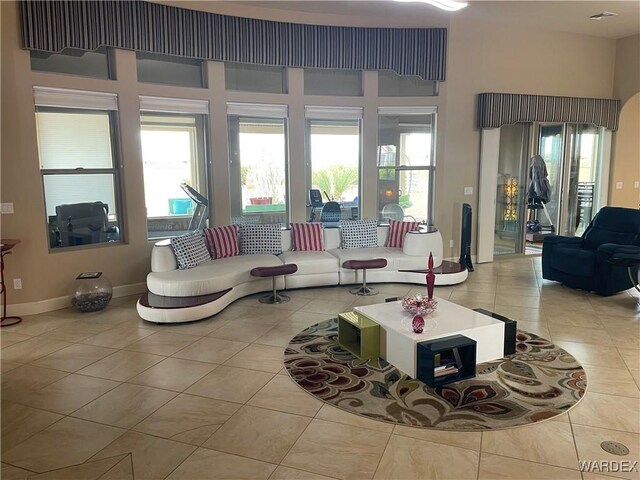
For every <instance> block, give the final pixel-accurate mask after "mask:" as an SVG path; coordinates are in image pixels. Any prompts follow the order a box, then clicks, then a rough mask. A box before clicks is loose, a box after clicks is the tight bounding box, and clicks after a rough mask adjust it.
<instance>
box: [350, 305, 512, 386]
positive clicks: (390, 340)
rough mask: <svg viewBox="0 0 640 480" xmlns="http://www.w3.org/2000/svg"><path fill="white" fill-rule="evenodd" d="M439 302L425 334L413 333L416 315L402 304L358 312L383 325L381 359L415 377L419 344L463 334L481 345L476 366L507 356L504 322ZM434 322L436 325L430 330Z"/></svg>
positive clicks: (372, 306) (426, 325) (427, 320)
mask: <svg viewBox="0 0 640 480" xmlns="http://www.w3.org/2000/svg"><path fill="white" fill-rule="evenodd" d="M436 300H438V308H437V309H436V311H435V312H433V313H432V314H430V315H429V316H427V317H425V322H426V324H425V331H424V332H423V333H413V330H412V328H411V320H412V318H413V315H411V314H409V313H407V312H405V311H404V310H403V309H402V306H401V305H400V302H399V301H397V302H388V303H378V304H375V305H366V306H362V307H355V308H354V311H356V312H357V313H359V314H361V315H364V316H365V317H367V318H368V319H370V320H373V321H374V322H376V323H377V324H378V325H380V357H381V358H383V359H385V360H386V361H387V362H389V363H390V364H392V365H393V366H395V367H396V368H398V369H399V370H401V371H402V372H404V373H406V374H407V375H409V376H410V377H412V378H416V377H417V375H416V369H417V358H416V357H417V344H418V342H425V341H428V340H435V339H437V338H443V337H449V336H451V335H456V334H460V335H464V336H465V337H467V338H471V339H473V340H475V341H476V342H477V353H476V363H482V362H488V361H491V360H496V359H498V358H502V357H503V353H504V325H505V324H504V322H501V321H500V320H496V319H494V318H492V317H489V316H487V315H484V314H482V313H478V312H475V311H473V310H471V309H469V308H466V307H462V306H460V305H457V304H455V303H451V302H448V301H447V300H442V299H441V298H436ZM431 319H432V320H434V321H435V326H433V328H432V329H431V330H428V329H427V327H428V326H429V323H430V320H431Z"/></svg>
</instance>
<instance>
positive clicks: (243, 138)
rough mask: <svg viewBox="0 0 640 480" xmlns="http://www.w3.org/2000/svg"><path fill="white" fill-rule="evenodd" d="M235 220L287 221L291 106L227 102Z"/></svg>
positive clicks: (249, 221)
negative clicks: (288, 138) (288, 119)
mask: <svg viewBox="0 0 640 480" xmlns="http://www.w3.org/2000/svg"><path fill="white" fill-rule="evenodd" d="M227 113H228V127H229V170H230V182H231V216H232V221H233V223H286V222H288V219H289V213H288V212H289V208H288V205H287V198H288V195H287V192H288V182H287V177H288V167H287V107H286V106H285V105H252V104H239V103H230V104H228V105H227Z"/></svg>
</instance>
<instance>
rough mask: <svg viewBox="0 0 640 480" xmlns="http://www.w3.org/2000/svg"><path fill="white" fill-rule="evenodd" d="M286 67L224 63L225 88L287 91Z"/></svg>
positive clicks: (273, 91)
mask: <svg viewBox="0 0 640 480" xmlns="http://www.w3.org/2000/svg"><path fill="white" fill-rule="evenodd" d="M286 79H287V69H286V68H284V67H272V66H269V65H251V64H244V63H225V64H224V82H225V88H226V89H227V90H237V91H241V92H264V93H287V81H286Z"/></svg>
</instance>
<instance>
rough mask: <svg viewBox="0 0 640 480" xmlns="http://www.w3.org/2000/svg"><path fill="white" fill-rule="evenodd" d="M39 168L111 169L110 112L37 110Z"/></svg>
mask: <svg viewBox="0 0 640 480" xmlns="http://www.w3.org/2000/svg"><path fill="white" fill-rule="evenodd" d="M36 126H37V130H38V150H39V154H40V168H42V169H45V170H48V169H74V168H85V169H90V168H112V167H113V156H112V149H111V130H110V129H111V127H110V123H109V114H108V113H107V112H103V113H101V112H86V113H85V112H78V113H74V112H62V111H58V112H53V111H37V112H36Z"/></svg>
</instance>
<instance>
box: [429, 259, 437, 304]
mask: <svg viewBox="0 0 640 480" xmlns="http://www.w3.org/2000/svg"><path fill="white" fill-rule="evenodd" d="M435 284H436V274H435V273H433V253H431V252H430V253H429V263H428V269H427V299H429V300H433V287H434V286H435Z"/></svg>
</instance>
